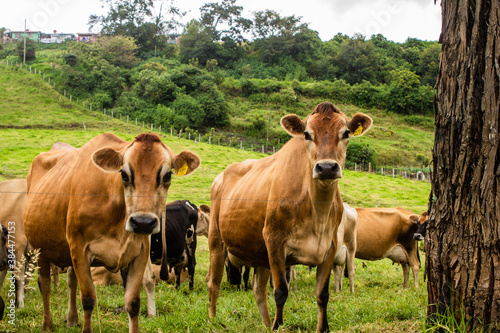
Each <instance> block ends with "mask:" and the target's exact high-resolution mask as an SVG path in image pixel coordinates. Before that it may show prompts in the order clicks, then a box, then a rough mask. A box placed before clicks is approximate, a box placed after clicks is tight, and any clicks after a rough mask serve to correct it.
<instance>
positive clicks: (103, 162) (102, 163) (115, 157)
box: [92, 147, 123, 172]
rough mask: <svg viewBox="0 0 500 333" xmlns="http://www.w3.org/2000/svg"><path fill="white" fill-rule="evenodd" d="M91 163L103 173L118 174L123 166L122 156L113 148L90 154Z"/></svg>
mask: <svg viewBox="0 0 500 333" xmlns="http://www.w3.org/2000/svg"><path fill="white" fill-rule="evenodd" d="M92 162H94V164H95V165H96V166H97V167H98V168H99V169H101V170H103V171H105V172H118V171H120V170H121V169H122V166H123V156H122V155H121V154H120V153H119V152H117V151H116V150H114V149H113V148H110V147H104V148H101V149H99V150H96V151H95V152H94V153H93V154H92Z"/></svg>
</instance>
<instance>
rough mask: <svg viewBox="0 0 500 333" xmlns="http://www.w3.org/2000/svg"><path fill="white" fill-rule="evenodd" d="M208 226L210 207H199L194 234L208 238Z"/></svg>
mask: <svg viewBox="0 0 500 333" xmlns="http://www.w3.org/2000/svg"><path fill="white" fill-rule="evenodd" d="M209 225H210V207H209V206H207V205H200V207H199V208H198V225H197V226H196V234H197V235H199V236H205V237H208V226H209Z"/></svg>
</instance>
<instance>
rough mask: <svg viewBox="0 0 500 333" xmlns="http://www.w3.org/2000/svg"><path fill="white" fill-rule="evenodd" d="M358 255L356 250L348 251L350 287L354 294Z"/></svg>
mask: <svg viewBox="0 0 500 333" xmlns="http://www.w3.org/2000/svg"><path fill="white" fill-rule="evenodd" d="M355 254H356V250H355V249H348V250H347V261H346V266H347V277H348V278H349V287H350V289H351V293H353V292H354V276H355V275H356V267H355V266H354V256H355Z"/></svg>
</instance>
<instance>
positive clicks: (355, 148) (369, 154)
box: [346, 142, 376, 168]
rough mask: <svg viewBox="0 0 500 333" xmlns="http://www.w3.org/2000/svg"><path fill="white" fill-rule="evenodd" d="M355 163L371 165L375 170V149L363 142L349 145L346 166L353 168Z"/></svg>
mask: <svg viewBox="0 0 500 333" xmlns="http://www.w3.org/2000/svg"><path fill="white" fill-rule="evenodd" d="M354 163H357V164H368V163H371V164H372V167H373V168H375V167H376V165H375V164H376V163H375V149H373V148H371V147H370V146H369V145H368V144H364V143H361V142H351V143H349V145H348V146H347V156H346V166H348V167H352V166H354Z"/></svg>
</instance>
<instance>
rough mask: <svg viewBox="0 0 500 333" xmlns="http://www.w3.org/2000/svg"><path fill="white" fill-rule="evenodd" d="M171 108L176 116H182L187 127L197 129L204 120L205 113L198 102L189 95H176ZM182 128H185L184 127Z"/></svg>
mask: <svg viewBox="0 0 500 333" xmlns="http://www.w3.org/2000/svg"><path fill="white" fill-rule="evenodd" d="M171 107H172V109H173V110H174V111H175V113H176V114H179V115H183V116H184V117H185V118H186V120H187V122H188V125H189V127H192V128H199V127H200V126H202V124H203V122H204V120H205V112H204V109H203V108H202V107H201V104H200V102H198V101H197V100H196V99H195V98H193V97H191V96H189V95H185V94H177V96H176V99H175V101H174V102H173V103H172V105H171ZM182 128H185V126H183V127H182Z"/></svg>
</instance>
